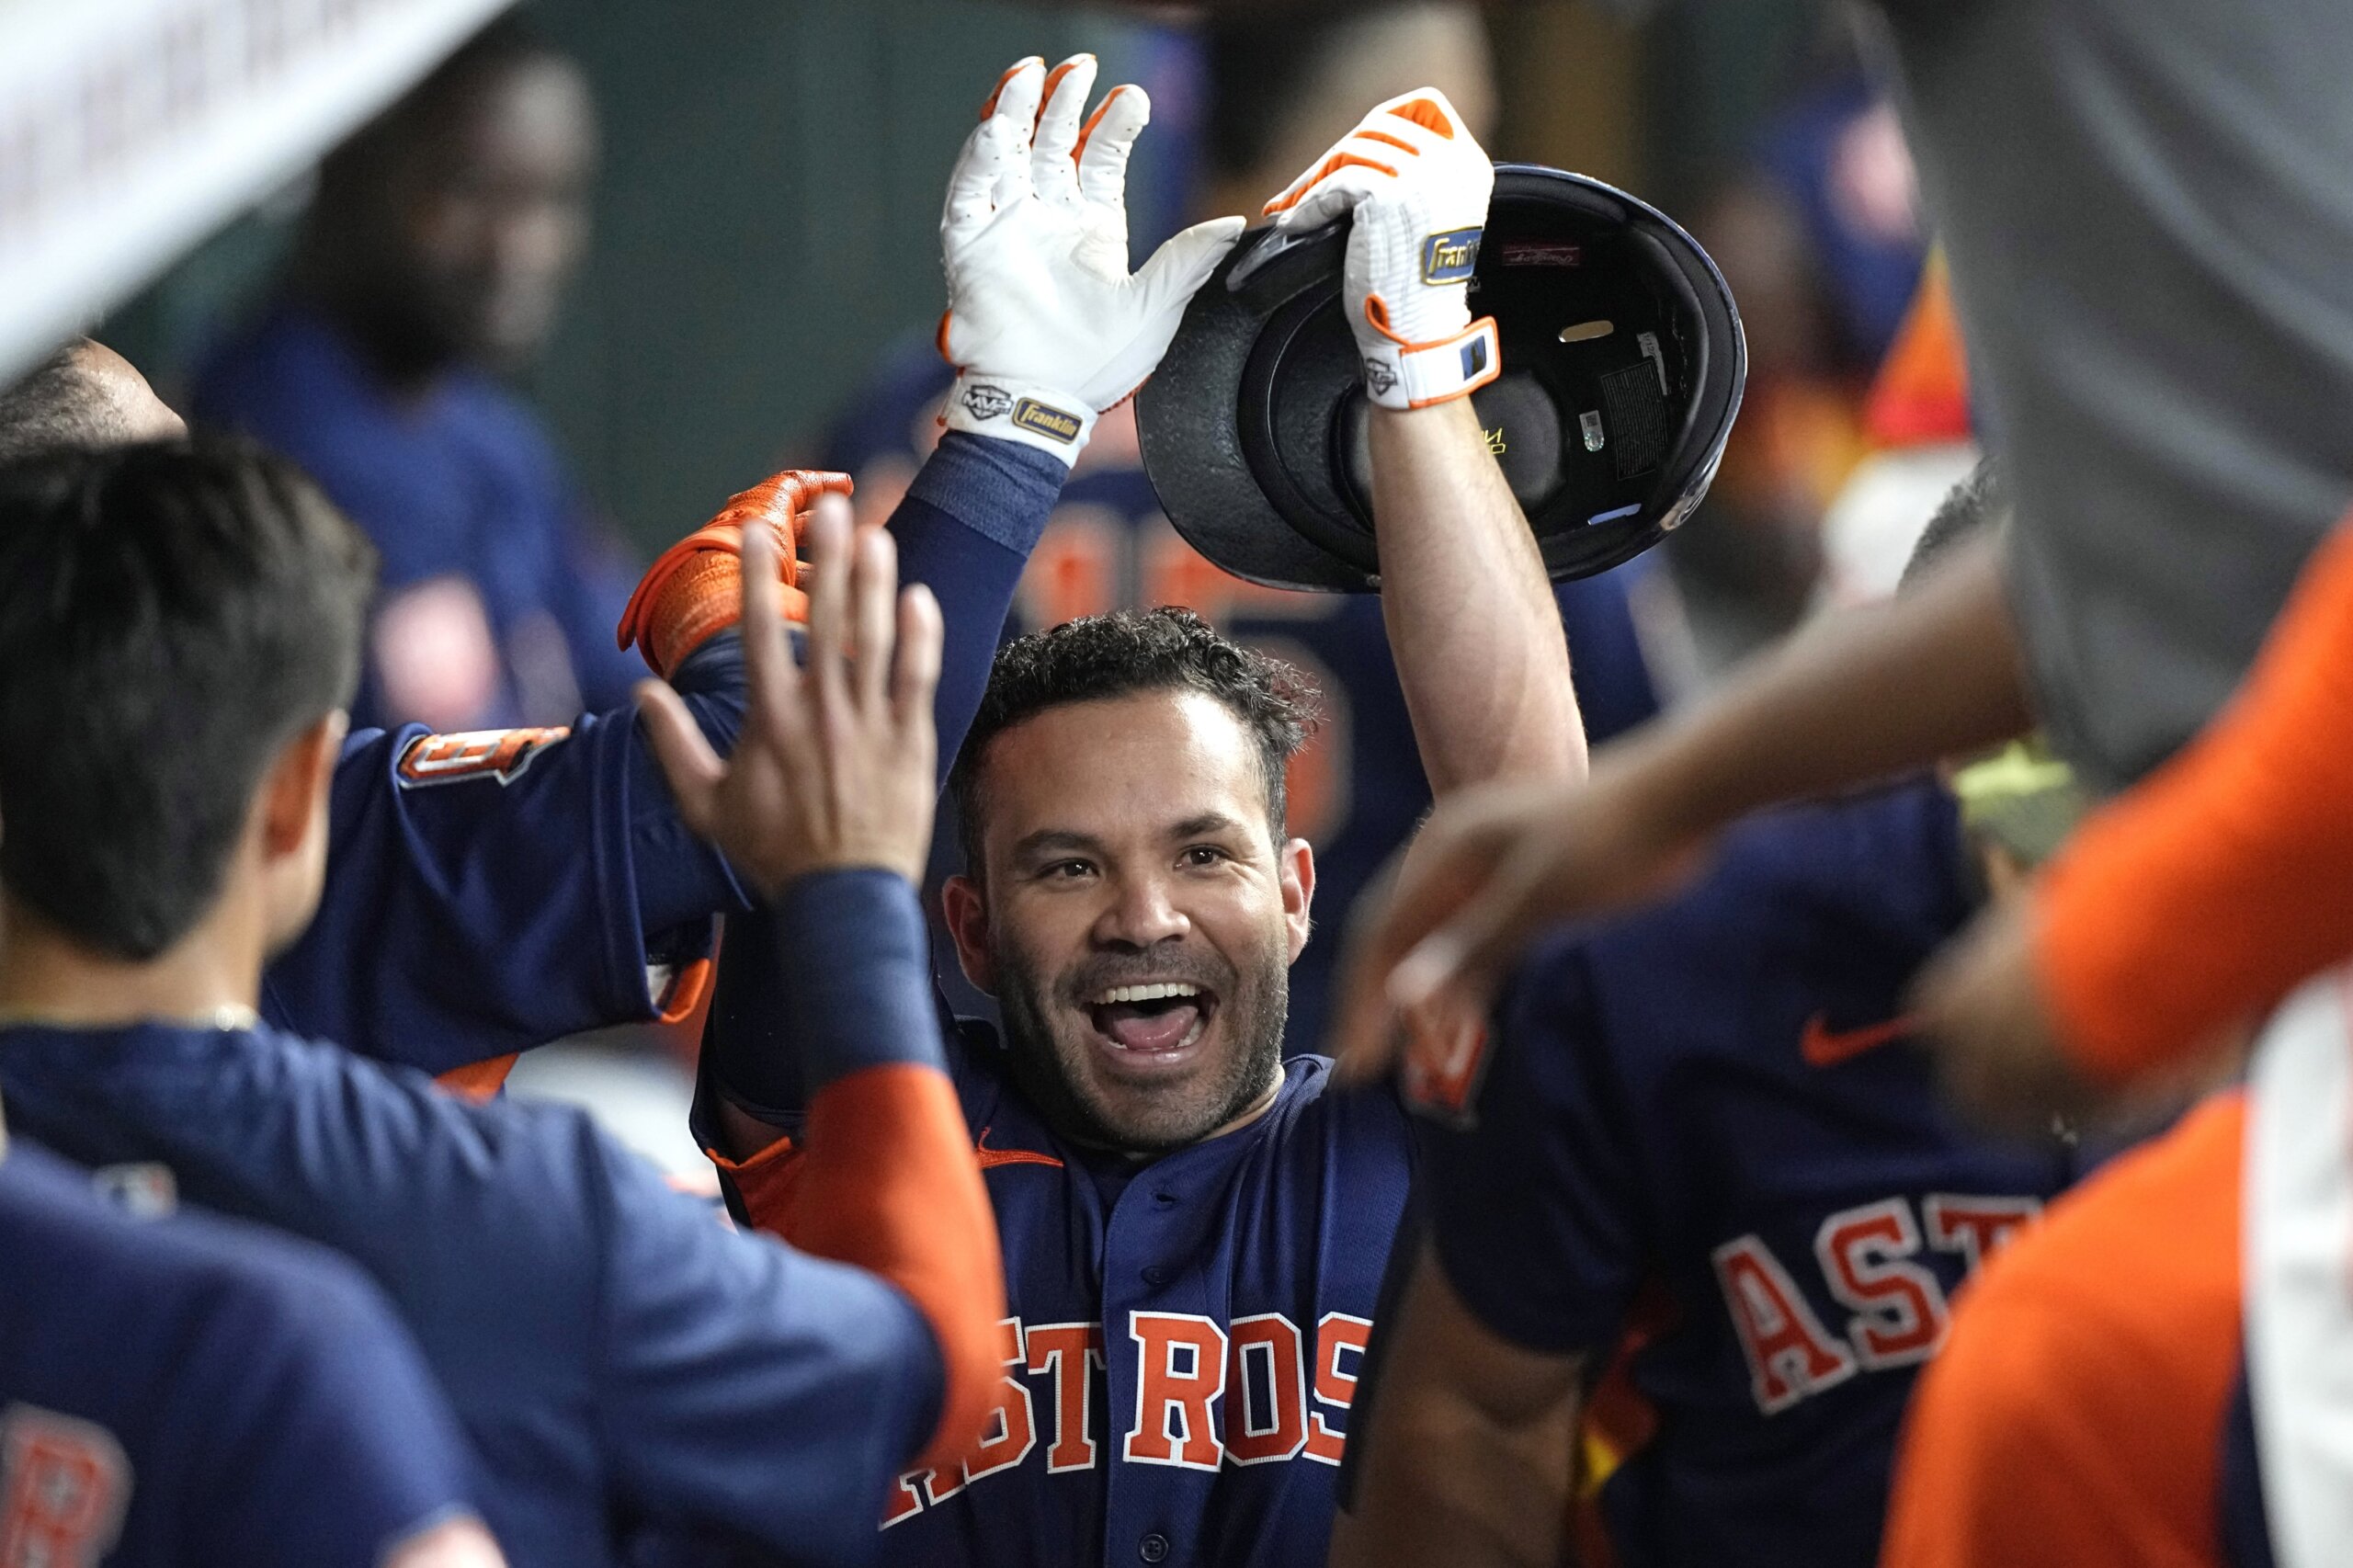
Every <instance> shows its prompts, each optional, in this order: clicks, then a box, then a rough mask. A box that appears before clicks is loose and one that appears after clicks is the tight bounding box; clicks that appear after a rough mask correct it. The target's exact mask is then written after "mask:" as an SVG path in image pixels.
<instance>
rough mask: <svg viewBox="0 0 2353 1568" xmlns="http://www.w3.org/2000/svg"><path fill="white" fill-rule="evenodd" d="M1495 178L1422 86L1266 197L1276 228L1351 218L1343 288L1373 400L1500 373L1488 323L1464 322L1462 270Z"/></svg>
mask: <svg viewBox="0 0 2353 1568" xmlns="http://www.w3.org/2000/svg"><path fill="white" fill-rule="evenodd" d="M1494 189H1495V165H1493V164H1492V163H1490V162H1488V160H1487V154H1486V153H1483V152H1482V151H1481V150H1480V148H1479V143H1478V142H1474V141H1472V137H1471V130H1470V127H1468V126H1467V125H1465V124H1463V122H1462V117H1461V115H1460V114H1458V113H1456V112H1455V108H1454V106H1453V105H1452V104H1450V103H1449V102H1447V99H1446V95H1445V94H1444V93H1441V92H1439V91H1438V89H1437V88H1436V87H1423V88H1420V89H1418V90H1416V91H1415V92H1411V93H1407V94H1405V95H1404V97H1394V98H1392V99H1390V100H1389V101H1388V102H1387V103H1385V104H1382V105H1381V106H1380V107H1379V108H1375V109H1374V110H1373V111H1372V112H1371V113H1370V114H1369V115H1367V116H1365V118H1364V122H1363V123H1362V124H1360V125H1358V127H1357V128H1356V129H1355V130H1354V131H1350V132H1348V134H1347V135H1346V136H1344V137H1342V138H1341V139H1340V141H1339V142H1336V144H1335V145H1334V146H1333V148H1332V150H1331V151H1330V152H1329V153H1325V154H1324V156H1323V157H1321V158H1319V159H1317V160H1316V162H1315V165H1314V166H1313V167H1312V168H1310V169H1309V170H1308V171H1307V172H1306V173H1305V174H1303V175H1302V176H1299V177H1298V178H1297V179H1295V180H1293V181H1291V183H1290V186H1289V187H1287V188H1286V189H1285V190H1284V191H1283V193H1282V194H1281V195H1279V196H1278V197H1276V198H1275V199H1273V200H1272V201H1269V202H1267V211H1268V212H1269V213H1272V214H1273V215H1274V219H1275V227H1277V228H1278V229H1282V230H1292V229H1312V228H1315V227H1317V226H1319V225H1321V224H1324V223H1328V222H1332V220H1334V219H1335V218H1337V217H1339V216H1341V215H1342V214H1343V213H1347V212H1354V213H1355V214H1356V218H1355V222H1354V223H1353V224H1352V225H1351V226H1350V228H1349V231H1348V254H1347V266H1346V267H1345V269H1344V272H1343V291H1344V293H1345V296H1346V301H1345V302H1346V304H1347V312H1348V325H1349V326H1350V327H1351V328H1352V329H1354V331H1355V333H1356V337H1357V347H1358V350H1359V351H1360V352H1361V354H1362V356H1363V360H1364V385H1365V394H1366V395H1367V396H1368V397H1370V398H1371V400H1372V401H1373V402H1374V403H1379V404H1380V405H1381V407H1383V408H1420V407H1422V406H1424V405H1425V404H1427V403H1443V402H1445V401H1447V400H1448V399H1449V398H1457V397H1462V396H1464V395H1466V394H1468V393H1469V392H1472V390H1473V389H1475V388H1478V387H1483V386H1484V385H1486V384H1487V383H1488V382H1489V381H1494V380H1495V377H1496V375H1497V374H1499V373H1500V372H1501V370H1502V369H1503V359H1502V356H1501V354H1500V353H1499V351H1498V349H1497V346H1496V340H1495V318H1493V317H1492V316H1483V317H1481V318H1480V319H1479V320H1478V321H1476V322H1473V321H1472V319H1471V269H1472V264H1473V263H1474V262H1476V261H1477V260H1478V257H1479V239H1480V236H1481V235H1482V234H1483V233H1484V232H1485V230H1486V225H1487V198H1488V195H1489V194H1490V193H1491V192H1492V191H1493V190H1494Z"/></svg>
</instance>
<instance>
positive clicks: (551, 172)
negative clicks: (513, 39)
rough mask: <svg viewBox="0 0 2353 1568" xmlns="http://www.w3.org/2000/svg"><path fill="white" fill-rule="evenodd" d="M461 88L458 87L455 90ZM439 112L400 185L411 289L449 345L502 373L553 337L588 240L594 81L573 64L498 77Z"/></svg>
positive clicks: (398, 234) (516, 68) (396, 210)
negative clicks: (567, 286)
mask: <svg viewBox="0 0 2353 1568" xmlns="http://www.w3.org/2000/svg"><path fill="white" fill-rule="evenodd" d="M452 90H453V91H457V89H452ZM463 92H464V96H463V97H462V99H461V100H460V101H459V102H456V103H453V104H451V105H449V106H448V107H447V108H443V109H441V110H440V111H439V112H440V114H441V117H442V119H441V122H440V123H439V124H438V125H437V126H435V127H434V128H433V129H432V130H431V131H426V132H424V133H422V134H420V137H419V140H418V142H417V144H416V145H415V146H414V147H413V148H411V149H409V150H408V153H407V154H406V156H405V158H404V160H403V165H402V168H401V170H400V173H399V174H398V176H396V177H395V180H394V187H393V191H392V199H393V204H394V205H393V211H392V222H393V236H394V242H395V245H396V247H397V250H398V253H399V257H398V258H399V261H400V263H401V268H402V271H403V272H404V273H405V274H406V277H405V278H404V280H403V282H404V291H405V292H406V293H407V294H408V295H409V297H410V302H411V305H412V307H413V308H414V309H415V311H416V312H418V314H419V315H421V316H422V318H423V324H424V325H425V326H426V330H428V331H429V332H431V333H432V334H433V335H435V336H437V337H438V338H439V339H440V340H441V341H442V342H443V343H444V344H445V345H446V346H447V347H449V350H450V351H451V352H453V353H456V354H458V355H460V356H462V357H464V358H469V359H472V360H475V361H478V362H482V363H487V364H491V365H494V366H505V365H514V364H517V363H520V362H521V361H523V360H525V359H528V358H529V357H530V356H531V355H532V354H533V353H534V352H535V351H536V350H537V349H538V348H539V347H540V344H541V343H542V342H544V341H545V340H546V338H547V335H548V332H549V330H550V328H551V326H552V324H553V323H554V318H555V311H556V305H557V303H558V301H559V300H560V299H561V297H562V294H563V285H564V282H565V281H566V279H567V278H570V276H571V273H572V268H573V265H574V262H575V261H576V260H577V259H578V258H579V255H580V249H581V245H582V244H583V242H584V241H585V238H586V235H587V227H588V222H587V219H588V205H587V196H588V182H589V179H590V176H592V175H593V174H594V172H595V167H596V159H597V134H596V120H595V115H594V111H593V108H592V107H591V105H590V101H589V97H588V88H587V84H586V83H585V81H583V80H582V78H581V76H580V74H579V72H578V71H576V70H574V68H573V67H572V66H571V65H569V64H566V63H565V62H563V61H560V60H554V59H535V60H529V61H525V62H518V63H517V64H514V65H511V66H508V67H506V68H504V69H501V70H498V71H496V72H494V73H493V74H488V75H486V76H485V77H483V80H481V81H480V82H478V83H475V84H472V85H470V86H468V87H467V88H465V89H464V90H463Z"/></svg>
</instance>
